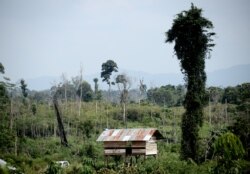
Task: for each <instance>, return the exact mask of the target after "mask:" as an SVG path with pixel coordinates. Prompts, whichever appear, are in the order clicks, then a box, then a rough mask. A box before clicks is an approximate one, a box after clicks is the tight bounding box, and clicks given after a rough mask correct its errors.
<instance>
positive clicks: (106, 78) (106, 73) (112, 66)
mask: <svg viewBox="0 0 250 174" xmlns="http://www.w3.org/2000/svg"><path fill="white" fill-rule="evenodd" d="M113 72H118V66H117V64H116V63H115V62H114V61H113V60H107V62H105V63H103V64H102V72H101V78H103V79H102V81H103V82H107V84H108V85H109V86H110V85H111V84H112V82H111V81H110V77H111V75H112V73H113Z"/></svg>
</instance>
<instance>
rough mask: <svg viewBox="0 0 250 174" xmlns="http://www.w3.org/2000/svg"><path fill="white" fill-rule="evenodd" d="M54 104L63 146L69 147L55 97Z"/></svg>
mask: <svg viewBox="0 0 250 174" xmlns="http://www.w3.org/2000/svg"><path fill="white" fill-rule="evenodd" d="M53 103H54V107H55V112H56V118H57V122H58V129H59V135H60V138H61V144H62V145H63V146H68V141H67V138H66V134H65V131H64V127H63V122H62V118H61V114H60V112H59V108H58V103H57V99H56V97H55V96H54V100H53Z"/></svg>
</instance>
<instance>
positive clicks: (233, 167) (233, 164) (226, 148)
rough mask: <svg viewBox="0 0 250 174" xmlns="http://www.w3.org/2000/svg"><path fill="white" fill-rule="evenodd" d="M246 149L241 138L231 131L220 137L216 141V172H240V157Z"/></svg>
mask: <svg viewBox="0 0 250 174" xmlns="http://www.w3.org/2000/svg"><path fill="white" fill-rule="evenodd" d="M244 153H245V150H244V148H243V145H242V143H241V141H240V139H239V138H238V137H237V136H236V135H234V134H233V133H231V132H227V133H225V134H223V135H222V136H221V137H219V138H218V139H217V140H216V141H215V143H214V154H215V156H216V157H217V161H218V162H217V165H216V166H215V168H214V172H215V173H240V168H241V167H240V165H239V161H238V160H239V159H241V158H242V157H243V155H244Z"/></svg>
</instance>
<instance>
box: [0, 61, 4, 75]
mask: <svg viewBox="0 0 250 174" xmlns="http://www.w3.org/2000/svg"><path fill="white" fill-rule="evenodd" d="M0 73H1V74H4V66H3V64H2V63H1V62H0Z"/></svg>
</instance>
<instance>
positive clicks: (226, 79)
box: [26, 64, 250, 90]
mask: <svg viewBox="0 0 250 174" xmlns="http://www.w3.org/2000/svg"><path fill="white" fill-rule="evenodd" d="M120 73H126V74H127V75H128V76H129V77H131V80H132V84H133V85H132V87H131V88H137V87H138V85H139V80H140V79H143V80H144V83H146V84H147V86H148V88H151V87H158V86H162V85H167V84H172V85H178V84H184V80H183V75H182V74H181V73H166V74H150V73H146V72H138V71H128V70H120ZM95 77H97V78H99V83H100V88H101V89H107V87H108V86H107V84H105V83H102V82H101V79H100V73H96V74H93V75H88V76H85V77H84V80H86V81H88V82H89V83H90V84H91V85H92V86H93V79H94V78H95ZM59 80H60V78H59V77H50V76H44V77H39V78H34V79H27V80H26V81H27V84H28V88H29V89H33V90H44V89H50V87H51V86H52V84H53V83H54V82H55V81H56V82H57V83H58V82H59ZM245 82H250V64H247V65H238V66H233V67H231V68H227V69H220V70H217V71H214V72H207V86H221V87H226V86H236V85H238V84H241V83H245ZM113 88H116V87H113Z"/></svg>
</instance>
